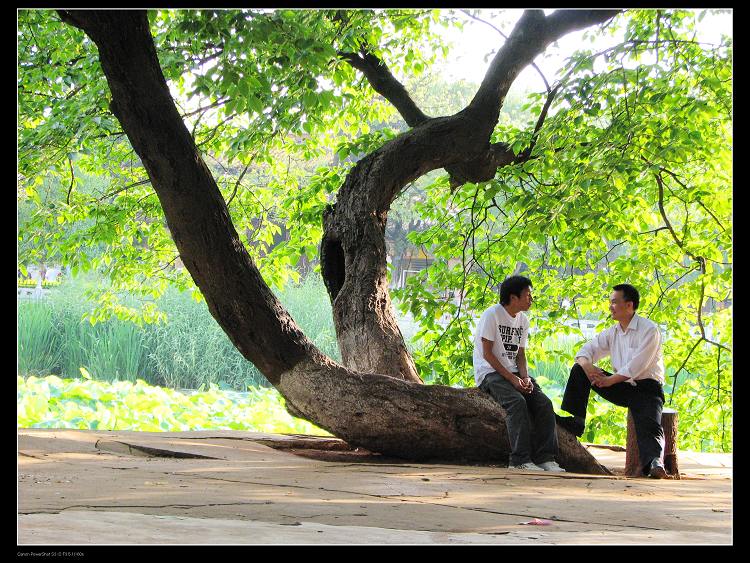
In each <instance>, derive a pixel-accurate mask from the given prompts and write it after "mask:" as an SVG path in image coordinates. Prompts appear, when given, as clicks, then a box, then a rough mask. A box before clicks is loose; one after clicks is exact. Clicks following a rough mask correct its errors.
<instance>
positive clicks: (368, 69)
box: [339, 52, 429, 127]
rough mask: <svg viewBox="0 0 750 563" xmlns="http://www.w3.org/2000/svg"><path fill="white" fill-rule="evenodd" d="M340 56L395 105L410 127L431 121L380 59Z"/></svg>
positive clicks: (370, 55) (364, 55) (364, 56)
mask: <svg viewBox="0 0 750 563" xmlns="http://www.w3.org/2000/svg"><path fill="white" fill-rule="evenodd" d="M339 56H340V57H341V58H342V59H344V60H345V61H346V62H348V63H349V64H350V65H351V66H353V67H354V68H356V69H357V70H359V71H361V72H362V74H364V75H365V78H367V80H368V81H369V82H370V85H371V86H372V88H373V89H374V90H375V91H376V92H377V93H378V94H380V95H381V96H383V97H384V98H385V99H386V100H388V101H389V102H390V103H391V104H393V105H394V107H395V108H396V109H397V110H398V112H399V113H400V114H401V117H403V118H404V121H406V123H407V125H409V127H416V126H417V125H419V124H420V123H423V122H425V121H427V120H428V119H429V117H428V116H426V115H425V114H424V113H423V112H422V110H421V109H419V107H418V106H417V104H416V103H415V102H414V100H412V99H411V96H409V93H408V92H407V91H406V88H405V87H404V85H403V84H401V82H399V81H398V80H397V79H396V77H395V76H393V74H392V73H391V71H390V70H389V69H388V67H387V66H386V64H385V63H384V62H383V61H382V60H380V59H379V58H378V57H376V56H375V55H372V54H370V53H363V54H362V55H358V54H355V53H344V52H339Z"/></svg>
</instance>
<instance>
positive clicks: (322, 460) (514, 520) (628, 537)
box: [18, 429, 733, 545]
mask: <svg viewBox="0 0 750 563" xmlns="http://www.w3.org/2000/svg"><path fill="white" fill-rule="evenodd" d="M311 445H312V447H311ZM271 446H273V447H271ZM591 451H592V453H594V454H595V455H596V456H597V458H599V459H600V461H602V463H604V464H605V465H607V466H608V467H610V468H613V469H614V470H615V471H617V470H618V469H621V468H622V467H623V466H624V453H623V452H619V451H612V450H609V449H605V448H595V447H592V448H591ZM298 454H302V455H298ZM679 461H680V469H681V473H682V479H681V480H670V481H655V480H649V479H628V478H625V477H621V476H614V477H600V476H589V475H581V474H572V473H567V474H551V473H533V472H528V473H521V472H516V471H509V470H508V469H507V468H505V467H500V466H491V465H486V464H485V465H453V464H445V463H434V464H423V463H419V464H417V463H410V462H404V461H399V460H393V459H385V458H382V457H380V456H377V455H372V454H370V453H369V452H363V451H349V449H348V448H346V447H345V445H344V444H343V443H342V442H340V441H338V440H330V439H315V438H303V437H289V436H282V435H270V434H258V433H248V432H232V431H220V432H216V431H212V432H183V433H145V432H98V431H87V430H42V429H19V430H18V514H19V516H18V544H19V545H34V544H37V545H88V544H99V545H100V544H105V545H110V544H181V545H183V544H650V545H653V544H731V543H732V542H733V535H732V512H731V511H732V504H733V503H732V456H731V455H730V454H694V453H690V452H680V457H679ZM534 519H543V520H547V521H548V522H549V524H547V525H532V524H528V522H531V521H534Z"/></svg>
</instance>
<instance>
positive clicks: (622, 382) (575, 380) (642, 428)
mask: <svg viewBox="0 0 750 563" xmlns="http://www.w3.org/2000/svg"><path fill="white" fill-rule="evenodd" d="M612 289H613V291H612V294H611V295H610V298H609V311H610V313H611V314H612V319H613V320H615V321H617V323H615V324H614V325H613V326H611V327H610V328H608V329H607V330H605V331H604V332H601V333H599V334H597V335H596V337H594V339H593V340H591V341H589V342H587V343H586V344H585V345H584V346H583V348H581V350H580V351H579V352H578V354H576V363H575V364H574V365H573V368H572V369H571V370H570V377H569V378H568V384H567V385H566V386H565V394H564V395H563V401H562V409H563V410H564V411H567V412H569V413H570V414H572V415H573V416H572V417H567V418H560V419H559V420H558V422H559V424H560V426H562V427H563V428H567V429H568V430H570V431H571V432H572V433H573V434H575V435H576V436H581V435H582V434H583V430H584V427H585V422H586V406H587V404H588V401H589V393H590V391H591V389H593V390H594V391H595V392H596V393H597V394H598V395H600V396H602V397H604V398H605V399H607V400H608V401H610V402H612V403H614V404H615V405H618V406H621V407H628V408H629V409H630V411H631V412H632V414H633V422H634V423H635V434H636V439H637V441H638V454H639V456H640V463H641V467H642V469H643V474H644V475H648V476H649V477H651V478H654V479H664V478H666V477H667V472H666V470H665V469H664V464H663V463H662V461H661V458H662V454H663V447H664V430H663V429H662V426H661V413H662V408H663V406H664V390H663V389H662V385H663V384H664V359H663V357H662V351H661V333H660V332H659V327H658V325H657V324H656V323H654V322H653V321H650V320H648V319H647V318H646V317H641V316H640V315H638V314H637V313H636V310H637V309H638V304H639V302H640V295H639V294H638V290H637V289H636V288H635V287H633V286H632V285H630V284H627V283H623V284H620V285H616V286H614V287H613V288H612ZM606 356H610V358H611V360H612V368H613V370H614V374H612V373H609V372H607V371H604V370H602V369H601V368H599V367H597V366H596V365H595V364H596V363H597V362H598V361H599V360H601V359H602V358H605V357H606Z"/></svg>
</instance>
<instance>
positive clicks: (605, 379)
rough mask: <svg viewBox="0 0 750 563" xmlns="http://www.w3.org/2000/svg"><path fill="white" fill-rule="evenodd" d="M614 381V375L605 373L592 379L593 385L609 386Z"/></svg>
mask: <svg viewBox="0 0 750 563" xmlns="http://www.w3.org/2000/svg"><path fill="white" fill-rule="evenodd" d="M615 383H616V380H615V378H614V377H611V376H607V375H601V376H597V377H596V379H595V380H594V381H592V385H593V386H594V387H600V388H601V387H610V386H612V385H614V384H615Z"/></svg>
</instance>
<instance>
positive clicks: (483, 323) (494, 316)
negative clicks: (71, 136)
mask: <svg viewBox="0 0 750 563" xmlns="http://www.w3.org/2000/svg"><path fill="white" fill-rule="evenodd" d="M482 338H485V339H486V340H492V342H493V344H492V353H493V354H494V355H495V357H496V358H497V359H498V360H499V361H500V363H501V364H502V365H503V367H505V368H506V369H507V370H508V371H511V372H514V373H517V372H518V365H517V364H516V357H517V356H518V349H519V348H526V344H527V342H528V339H529V319H528V318H527V317H526V315H524V314H523V312H521V311H519V312H518V313H516V316H515V317H511V316H510V315H509V314H508V311H506V310H505V307H503V306H502V305H500V304H497V305H493V306H492V307H490V308H489V309H487V310H486V311H485V312H484V313H482V316H481V317H480V319H479V323H478V324H477V329H476V331H475V332H474V381H476V384H477V386H479V385H481V383H482V380H484V376H485V375H487V374H488V373H492V372H493V371H495V368H493V367H492V366H491V365H490V364H489V362H487V360H485V359H484V350H483V349H482Z"/></svg>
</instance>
